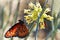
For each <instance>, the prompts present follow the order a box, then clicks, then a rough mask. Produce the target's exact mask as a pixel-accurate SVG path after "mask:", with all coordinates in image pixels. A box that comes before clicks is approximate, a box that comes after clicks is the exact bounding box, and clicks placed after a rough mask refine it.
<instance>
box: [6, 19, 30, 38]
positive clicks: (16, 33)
mask: <svg viewBox="0 0 60 40" xmlns="http://www.w3.org/2000/svg"><path fill="white" fill-rule="evenodd" d="M28 34H29V30H28V28H27V27H26V25H25V24H24V22H23V21H21V20H19V22H18V23H16V24H15V25H13V26H12V27H11V28H10V29H9V30H8V31H7V32H6V33H5V37H6V38H10V37H20V38H24V37H26V36H27V35H28Z"/></svg>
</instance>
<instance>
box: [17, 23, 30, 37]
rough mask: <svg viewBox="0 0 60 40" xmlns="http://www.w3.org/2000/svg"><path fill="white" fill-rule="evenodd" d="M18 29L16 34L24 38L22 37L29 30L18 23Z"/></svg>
mask: <svg viewBox="0 0 60 40" xmlns="http://www.w3.org/2000/svg"><path fill="white" fill-rule="evenodd" d="M18 31H19V32H18V36H19V37H20V38H24V37H26V36H27V35H28V34H29V30H28V28H27V27H26V26H25V25H24V24H22V25H20V28H19V30H18Z"/></svg>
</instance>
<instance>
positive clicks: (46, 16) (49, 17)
mask: <svg viewBox="0 0 60 40" xmlns="http://www.w3.org/2000/svg"><path fill="white" fill-rule="evenodd" d="M50 11H51V10H50V9H49V8H46V10H45V11H44V13H43V14H42V16H41V18H40V20H39V22H40V29H45V25H44V18H46V19H47V20H49V21H52V20H53V17H51V16H50V15H47V14H46V13H48V12H50Z"/></svg>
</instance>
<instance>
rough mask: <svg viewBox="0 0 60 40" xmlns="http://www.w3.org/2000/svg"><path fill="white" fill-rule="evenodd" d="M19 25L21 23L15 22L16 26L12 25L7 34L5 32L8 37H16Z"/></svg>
mask: <svg viewBox="0 0 60 40" xmlns="http://www.w3.org/2000/svg"><path fill="white" fill-rule="evenodd" d="M18 27H19V23H17V24H15V25H14V26H12V28H10V29H9V30H8V31H7V32H6V34H5V37H6V38H10V37H14V36H16V35H17V30H18Z"/></svg>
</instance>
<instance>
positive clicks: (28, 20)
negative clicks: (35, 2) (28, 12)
mask: <svg viewBox="0 0 60 40" xmlns="http://www.w3.org/2000/svg"><path fill="white" fill-rule="evenodd" d="M24 17H25V20H26V22H27V23H28V24H30V23H32V22H33V21H32V18H31V17H30V16H24Z"/></svg>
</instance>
